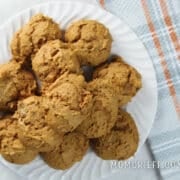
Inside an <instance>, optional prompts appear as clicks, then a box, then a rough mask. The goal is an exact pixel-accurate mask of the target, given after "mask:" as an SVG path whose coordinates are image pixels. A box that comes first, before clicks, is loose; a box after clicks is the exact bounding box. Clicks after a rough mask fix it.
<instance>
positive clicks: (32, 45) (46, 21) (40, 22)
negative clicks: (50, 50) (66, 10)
mask: <svg viewBox="0 0 180 180" xmlns="http://www.w3.org/2000/svg"><path fill="white" fill-rule="evenodd" d="M61 34H62V33H61V30H60V28H59V25H58V24H56V23H55V22H54V21H53V20H52V19H51V18H49V17H47V16H43V15H42V14H37V15H35V16H33V17H32V18H31V19H30V21H29V22H28V23H27V24H26V25H25V26H23V27H22V28H21V29H20V30H19V31H18V32H17V33H16V34H15V36H14V37H13V39H12V42H11V52H12V54H13V56H14V58H15V60H16V61H22V60H27V61H28V60H30V57H31V56H32V55H34V54H35V53H36V52H37V51H38V50H39V48H40V47H41V46H42V45H43V44H44V43H46V42H47V41H49V40H54V39H59V38H61ZM19 57H20V59H19Z"/></svg>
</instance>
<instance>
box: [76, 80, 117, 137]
mask: <svg viewBox="0 0 180 180" xmlns="http://www.w3.org/2000/svg"><path fill="white" fill-rule="evenodd" d="M88 89H89V90H90V91H91V93H92V94H93V105H92V109H91V112H90V116H89V118H87V119H86V120H85V121H83V122H82V124H80V126H79V127H78V128H77V131H79V132H81V133H82V134H84V135H86V136H87V137H88V138H97V137H101V136H103V135H105V134H107V133H108V132H110V130H111V128H112V127H113V126H114V123H115V121H116V119H117V113H118V101H117V98H116V96H114V94H113V91H112V90H111V89H110V88H109V89H107V88H102V87H101V86H99V84H98V83H96V81H92V82H91V83H89V85H88Z"/></svg>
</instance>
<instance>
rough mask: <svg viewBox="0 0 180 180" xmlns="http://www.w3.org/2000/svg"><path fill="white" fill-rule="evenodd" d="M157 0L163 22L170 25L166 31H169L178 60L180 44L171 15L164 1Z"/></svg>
mask: <svg viewBox="0 0 180 180" xmlns="http://www.w3.org/2000/svg"><path fill="white" fill-rule="evenodd" d="M159 2H160V6H161V10H162V13H163V16H164V22H165V24H166V26H168V27H172V28H171V31H170V30H168V31H169V35H170V38H171V40H172V42H173V45H174V49H175V50H176V52H177V56H178V59H179V60H180V55H179V53H180V44H179V40H178V36H177V34H176V32H175V29H174V27H173V23H172V20H171V17H170V15H169V12H168V8H167V4H166V1H164V0H159Z"/></svg>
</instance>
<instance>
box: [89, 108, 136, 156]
mask: <svg viewBox="0 0 180 180" xmlns="http://www.w3.org/2000/svg"><path fill="white" fill-rule="evenodd" d="M91 143H92V146H93V149H94V150H95V151H96V153H97V155H98V156H99V157H101V158H102V159H105V160H113V159H114V160H124V159H128V158H129V157H131V156H133V155H134V153H135V152H136V150H137V147H138V143H139V135H138V130H137V127H136V124H135V122H134V120H133V118H132V117H131V115H130V114H129V113H127V112H125V111H123V110H119V112H118V118H117V121H116V124H115V126H114V127H113V129H112V130H111V132H110V133H108V134H107V135H105V136H103V137H100V138H97V139H93V140H91Z"/></svg>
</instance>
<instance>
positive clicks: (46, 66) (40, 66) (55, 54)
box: [32, 40, 80, 89]
mask: <svg viewBox="0 0 180 180" xmlns="http://www.w3.org/2000/svg"><path fill="white" fill-rule="evenodd" d="M32 67H33V70H34V72H35V74H36V76H37V77H38V78H39V80H40V82H41V88H42V89H46V88H48V86H49V85H50V84H52V83H53V82H54V81H55V80H56V79H57V78H59V77H60V76H61V75H62V74H63V73H65V72H69V73H77V74H79V73H80V64H79V61H78V59H77V57H76V55H75V54H74V52H72V50H70V49H68V46H67V45H66V44H65V43H63V42H61V41H60V40H54V41H49V42H48V43H47V44H45V45H43V46H42V47H41V49H40V50H39V51H38V53H37V54H36V55H35V57H34V58H33V60H32Z"/></svg>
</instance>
